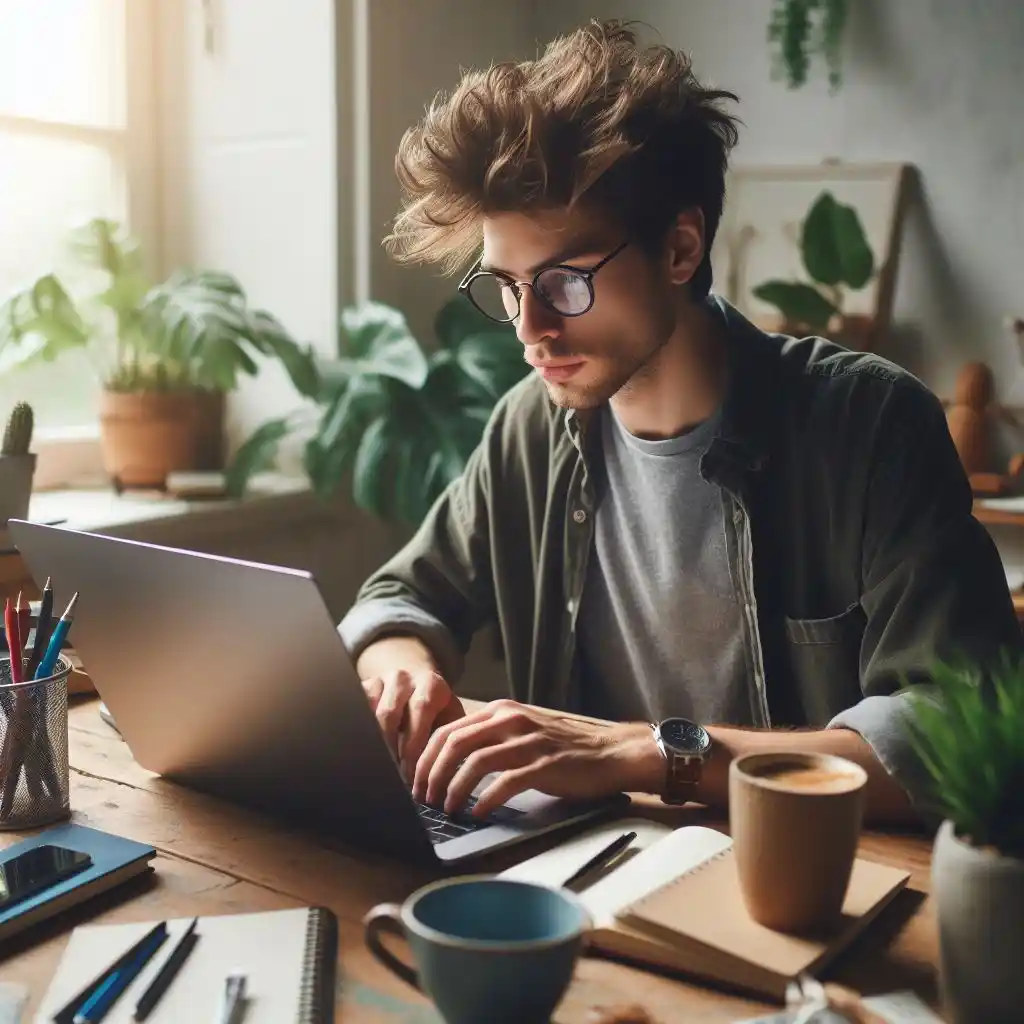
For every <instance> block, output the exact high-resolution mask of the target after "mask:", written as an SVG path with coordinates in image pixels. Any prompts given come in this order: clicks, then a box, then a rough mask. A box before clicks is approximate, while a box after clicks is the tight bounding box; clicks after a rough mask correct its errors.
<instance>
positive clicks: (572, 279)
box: [459, 241, 629, 324]
mask: <svg viewBox="0 0 1024 1024" xmlns="http://www.w3.org/2000/svg"><path fill="white" fill-rule="evenodd" d="M628 244H629V242H628V241H626V242H623V243H622V244H621V245H620V246H618V248H616V249H614V250H612V252H610V253H609V254H608V255H607V256H605V258H604V259H603V260H601V262H600V263H598V264H597V265H596V266H593V267H591V268H590V269H589V270H580V269H579V268H578V267H567V266H564V265H563V264H558V265H556V266H552V267H544V268H543V269H542V270H539V271H538V272H537V273H536V275H535V276H534V278H533V281H529V282H527V281H523V282H520V281H514V280H513V279H512V278H511V277H509V276H508V275H506V274H501V273H498V272H497V271H493V270H481V269H480V261H479V260H477V262H476V265H475V266H474V267H473V269H472V270H470V272H469V273H468V274H467V275H466V276H465V277H464V278H463V279H462V282H461V283H460V284H459V291H460V292H461V293H462V294H463V295H466V296H467V297H468V298H469V301H470V302H472V303H473V305H474V306H476V308H477V309H479V310H480V312H481V313H483V314H484V316H487V317H490V318H491V319H492V320H494V321H496V322H497V323H499V324H508V323H511V322H512V321H513V320H515V319H516V318H517V317H518V316H519V311H520V306H521V304H522V296H523V291H522V290H523V287H524V286H526V287H528V288H530V289H532V291H533V294H534V295H535V296H536V297H537V301H538V302H540V303H541V304H543V305H544V306H546V307H547V308H548V309H550V310H551V311H552V312H553V313H557V314H558V315H559V316H582V315H583V314H584V313H586V312H587V311H588V310H589V309H590V307H591V306H593V304H594V275H595V274H596V273H597V272H598V271H599V270H600V269H601V268H602V267H603V266H604V265H605V264H606V263H610V262H611V261H612V260H613V259H614V258H615V257H616V256H618V255H619V253H620V252H622V250H623V249H625V248H626V246H627V245H628Z"/></svg>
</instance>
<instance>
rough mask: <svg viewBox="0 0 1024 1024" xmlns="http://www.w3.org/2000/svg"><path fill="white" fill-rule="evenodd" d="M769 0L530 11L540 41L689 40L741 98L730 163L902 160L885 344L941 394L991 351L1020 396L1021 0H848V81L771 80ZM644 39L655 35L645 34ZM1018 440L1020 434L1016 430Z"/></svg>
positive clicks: (1023, 399) (714, 79) (1023, 380)
mask: <svg viewBox="0 0 1024 1024" xmlns="http://www.w3.org/2000/svg"><path fill="white" fill-rule="evenodd" d="M771 6H772V4H771V0H619V2H618V3H610V2H607V0H586V2H580V0H560V2H559V3H551V4H544V5H540V6H539V7H538V32H539V34H540V35H541V36H542V37H543V38H548V37H549V36H551V35H553V34H555V33H558V32H561V31H565V30H566V29H569V28H571V27H574V26H575V25H577V24H579V23H580V22H582V21H584V20H586V19H587V18H589V17H601V18H603V17H620V18H635V19H638V20H640V21H643V22H646V23H647V24H648V25H649V26H651V27H652V28H653V29H654V30H655V31H656V32H657V33H658V34H659V35H660V38H661V41H663V42H665V43H668V44H669V45H671V46H673V47H675V48H677V49H684V50H687V51H688V52H689V53H690V55H691V57H692V58H693V62H694V68H695V70H696V73H697V75H698V77H699V78H701V79H702V80H707V81H708V82H709V83H713V84H715V85H718V86H719V87H722V88H727V89H730V90H732V91H733V92H735V93H737V94H738V95H739V97H740V103H739V106H738V107H737V108H736V109H737V112H738V113H739V115H740V117H741V118H742V119H743V122H744V125H743V126H742V127H741V134H740V143H739V145H738V147H737V149H736V151H735V154H734V158H733V161H734V163H736V164H763V163H770V164H786V163H805V162H806V163H816V162H818V161H820V160H822V159H824V158H827V157H837V158H839V159H842V160H847V161H864V162H872V161H889V160H892V161H903V162H908V163H911V164H914V165H915V166H916V167H917V168H918V170H919V175H920V179H921V184H922V192H923V195H921V196H918V197H916V198H915V201H914V204H913V207H912V209H911V211H910V214H909V218H908V223H907V230H906V233H905V235H904V249H903V256H902V264H901V267H900V279H899V283H898V292H897V297H896V308H895V319H896V321H897V323H898V328H899V330H898V335H897V337H896V339H895V343H894V347H893V348H892V349H891V350H890V351H888V352H887V353H886V354H887V355H890V356H892V357H893V358H896V359H897V361H899V362H901V363H903V364H904V365H906V366H908V368H910V369H911V370H913V371H915V372H917V373H919V374H920V375H921V376H922V377H924V378H925V380H926V381H927V382H928V383H929V384H930V385H931V386H932V387H933V388H934V389H935V390H937V391H939V392H940V393H942V394H947V393H948V391H949V390H950V389H951V387H952V384H953V379H954V377H955V374H956V372H957V370H958V368H959V366H960V365H961V364H962V363H963V362H964V361H965V360H968V359H975V358H981V359H985V360H987V361H988V362H989V363H990V364H991V365H992V366H993V369H994V370H995V371H996V374H997V377H998V378H999V379H1000V381H1001V385H1002V394H1003V397H1004V399H1006V400H1007V401H1011V402H1018V403H1019V404H1021V405H1024V371H1022V370H1021V363H1020V361H1019V358H1018V354H1017V352H1016V351H1015V349H1014V347H1013V345H1012V344H1011V343H1010V338H1009V337H1008V335H1007V333H1006V331H1005V329H1004V328H1003V326H1002V319H1003V318H1004V317H1005V315H1006V314H1007V313H1009V312H1011V311H1017V312H1018V313H1022V312H1024V271H1022V261H1021V239H1022V238H1024V174H1022V168H1024V131H1022V129H1021V118H1020V114H1019V104H1020V97H1021V96H1022V95H1024V4H1021V3H1020V2H1019V0H899V2H898V3H892V2H886V0H854V2H850V3H849V4H848V10H849V23H848V25H847V35H846V44H845V49H844V80H843V84H842V87H841V89H840V91H839V92H838V93H837V94H836V95H830V94H829V91H828V86H827V82H826V81H825V76H824V74H822V72H821V70H820V65H819V66H818V69H817V70H815V71H813V72H812V80H810V81H809V82H808V83H807V85H805V86H804V87H803V88H802V89H799V90H795V91H790V90H789V89H787V88H786V87H785V85H784V84H782V83H780V82H773V81H772V80H771V79H770V52H769V48H768V44H767V43H766V41H765V29H766V25H767V21H768V15H769V11H770V9H771ZM645 35H647V36H650V35H651V33H650V32H646V33H645ZM1018 444H1019V445H1020V446H1021V447H1024V435H1021V436H1020V437H1018Z"/></svg>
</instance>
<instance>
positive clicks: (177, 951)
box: [133, 917, 199, 1021]
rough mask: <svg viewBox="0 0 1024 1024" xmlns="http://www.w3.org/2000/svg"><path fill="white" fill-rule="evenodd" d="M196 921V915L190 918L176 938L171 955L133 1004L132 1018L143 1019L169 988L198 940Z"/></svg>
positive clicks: (197, 919)
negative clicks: (186, 925) (183, 930)
mask: <svg viewBox="0 0 1024 1024" xmlns="http://www.w3.org/2000/svg"><path fill="white" fill-rule="evenodd" d="M198 921H199V918H198V917H194V918H192V923H191V924H190V925H189V926H188V928H186V929H185V933H184V934H183V935H182V936H181V938H180V939H178V942H177V945H176V946H175V947H174V949H172V950H171V955H170V956H169V957H168V958H167V959H166V960H165V961H164V965H163V966H162V967H161V968H160V971H159V973H158V974H157V976H156V977H155V978H154V979H153V980H152V981H151V982H150V984H149V988H147V989H146V991H145V992H143V993H142V995H141V996H140V997H139V1001H138V1002H137V1003H136V1004H135V1016H134V1018H133V1019H134V1020H139V1021H141V1020H145V1019H146V1018H147V1017H148V1016H149V1015H150V1014H151V1013H152V1012H153V1009H154V1007H155V1006H156V1004H157V1003H158V1002H160V999H161V998H162V997H163V994H164V993H165V992H166V991H167V989H168V988H170V985H171V982H172V981H174V978H175V976H176V975H177V973H178V971H180V970H181V965H182V964H183V963H184V962H185V961H186V960H187V959H188V955H189V953H191V952H192V948H193V947H194V946H195V944H196V943H197V942H198V941H199V933H198V932H197V931H196V923H197V922H198Z"/></svg>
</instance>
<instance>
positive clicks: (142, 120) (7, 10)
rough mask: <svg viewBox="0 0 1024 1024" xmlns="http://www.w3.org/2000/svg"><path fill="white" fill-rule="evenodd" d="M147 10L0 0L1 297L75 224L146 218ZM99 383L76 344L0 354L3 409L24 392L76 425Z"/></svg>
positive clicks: (40, 407) (85, 1)
mask: <svg viewBox="0 0 1024 1024" xmlns="http://www.w3.org/2000/svg"><path fill="white" fill-rule="evenodd" d="M150 11H151V7H150V3H149V2H148V0H142V2H139V0H15V2H13V3H4V4H3V5H2V8H0V298H6V296H7V295H9V294H10V293H11V292H12V291H14V290H16V289H18V288H20V287H24V286H25V285H26V284H28V283H30V282H31V281H32V280H34V279H35V278H36V277H37V276H38V275H39V274H41V273H46V272H47V271H49V270H60V269H63V268H64V267H65V265H66V256H65V253H66V249H65V243H66V238H67V232H68V230H69V229H70V228H71V227H73V226H74V225H75V224H76V223H81V222H83V221H86V220H88V219H89V218H91V217H95V216H105V217H111V218H114V219H116V220H119V221H121V222H122V223H126V224H128V225H129V227H130V228H131V229H132V230H133V231H135V232H137V233H140V237H141V232H140V231H139V229H140V227H141V226H146V227H149V226H150V225H152V223H153V214H154V210H155V203H154V201H153V200H154V196H155V189H154V184H155V183H154V182H153V181H149V180H147V176H149V175H152V174H153V168H154V166H155V159H153V156H154V154H152V153H146V151H145V146H144V145H143V143H144V141H145V136H146V135H147V134H148V135H149V136H152V135H153V130H152V129H153V124H152V115H153V113H154V110H155V104H153V103H151V102H148V100H149V99H150V98H151V97H152V93H153V88H152V86H153V83H152V82H151V81H150V76H151V75H152V71H151V68H152V67H153V63H154V62H153V61H152V60H151V59H147V58H148V57H149V56H151V55H152V53H153V51H152V47H151V46H150V45H149V42H150V40H151V38H152V37H151V35H150V31H149V26H148V19H149V18H150V17H151V13H150ZM140 129H145V131H143V130H140ZM143 241H144V242H145V238H143ZM98 393H99V383H98V381H97V380H96V378H95V375H94V374H93V372H92V368H91V367H90V366H89V365H88V363H87V362H86V360H85V358H84V355H83V354H82V353H79V352H73V353H68V354H67V355H65V356H64V357H62V358H61V359H60V360H58V361H57V362H56V363H53V364H40V365H36V366H33V367H31V368H20V367H19V368H16V369H10V368H9V367H6V366H4V365H2V364H0V416H2V415H4V413H5V410H6V409H8V408H9V407H10V405H11V404H12V403H13V402H14V401H16V400H18V399H25V400H27V401H30V402H31V403H32V404H33V406H34V408H35V411H36V417H37V422H38V423H39V425H40V427H43V428H46V427H65V426H79V425H83V424H86V423H90V422H94V421H95V419H96V400H97V396H98Z"/></svg>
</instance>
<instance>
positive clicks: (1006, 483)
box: [944, 363, 1024, 497]
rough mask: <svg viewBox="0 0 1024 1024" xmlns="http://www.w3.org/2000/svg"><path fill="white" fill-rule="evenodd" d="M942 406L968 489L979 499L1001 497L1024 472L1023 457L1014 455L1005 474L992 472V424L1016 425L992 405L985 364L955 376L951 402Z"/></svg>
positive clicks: (991, 382) (992, 393) (990, 381)
mask: <svg viewBox="0 0 1024 1024" xmlns="http://www.w3.org/2000/svg"><path fill="white" fill-rule="evenodd" d="M944 404H945V406H946V422H947V424H948V425H949V433H950V436H951V437H952V438H953V444H954V445H955V446H956V450H957V454H958V455H959V456H960V461H961V463H962V464H963V467H964V470H965V472H966V473H967V476H968V479H969V480H970V482H971V489H972V490H973V491H974V493H975V494H977V495H979V496H983V497H992V496H994V495H998V494H1003V493H1005V492H1006V491H1007V490H1008V489H1009V488H1010V486H1011V485H1012V483H1013V481H1014V480H1015V479H1016V477H1017V476H1018V475H1019V473H1020V471H1021V469H1022V468H1024V455H1015V456H1014V457H1013V459H1011V460H1010V465H1009V467H1008V471H1007V472H1006V473H1005V474H1004V473H999V472H998V471H996V470H995V469H994V468H993V461H994V460H993V455H992V447H993V446H992V441H993V437H992V425H993V421H994V420H995V419H1001V420H1003V421H1004V422H1006V423H1010V424H1012V425H1013V426H1018V423H1017V420H1016V419H1015V418H1014V417H1013V415H1012V414H1011V413H1010V412H1009V410H1007V409H1004V408H1003V407H1002V406H1001V405H999V404H998V403H997V402H996V401H995V382H994V380H993V377H992V370H991V368H990V367H989V366H988V365H987V364H986V363H967V364H966V365H965V366H964V367H963V368H962V369H961V370H960V373H959V375H958V376H957V379H956V388H955V390H954V394H953V400H952V402H949V401H947V402H945V403H944Z"/></svg>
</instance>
